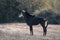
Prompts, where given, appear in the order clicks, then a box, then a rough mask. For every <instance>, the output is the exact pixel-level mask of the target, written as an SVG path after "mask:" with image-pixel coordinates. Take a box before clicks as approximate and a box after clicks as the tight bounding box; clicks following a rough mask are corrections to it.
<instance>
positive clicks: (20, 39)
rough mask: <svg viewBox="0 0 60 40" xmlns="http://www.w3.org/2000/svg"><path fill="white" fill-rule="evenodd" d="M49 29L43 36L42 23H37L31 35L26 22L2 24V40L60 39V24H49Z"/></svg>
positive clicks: (0, 28) (0, 33)
mask: <svg viewBox="0 0 60 40" xmlns="http://www.w3.org/2000/svg"><path fill="white" fill-rule="evenodd" d="M47 29H48V32H47V35H46V36H43V30H42V27H41V25H35V26H33V31H34V35H33V36H31V35H30V31H29V27H28V26H27V25H26V24H25V23H8V24H0V40H60V25H48V28H47Z"/></svg>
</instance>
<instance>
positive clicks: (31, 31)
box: [30, 26, 33, 35]
mask: <svg viewBox="0 0 60 40" xmlns="http://www.w3.org/2000/svg"><path fill="white" fill-rule="evenodd" d="M30 35H33V27H32V26H30Z"/></svg>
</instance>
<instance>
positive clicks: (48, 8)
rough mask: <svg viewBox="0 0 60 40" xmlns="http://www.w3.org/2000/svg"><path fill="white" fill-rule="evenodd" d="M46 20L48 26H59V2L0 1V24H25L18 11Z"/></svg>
mask: <svg viewBox="0 0 60 40" xmlns="http://www.w3.org/2000/svg"><path fill="white" fill-rule="evenodd" d="M24 8H27V10H28V12H29V13H30V14H33V15H35V16H38V17H44V18H47V19H48V21H49V23H50V24H60V0H0V23H7V22H25V21H24V20H23V18H19V17H18V15H19V13H20V10H22V9H24Z"/></svg>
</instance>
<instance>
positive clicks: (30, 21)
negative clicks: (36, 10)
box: [19, 10, 48, 36]
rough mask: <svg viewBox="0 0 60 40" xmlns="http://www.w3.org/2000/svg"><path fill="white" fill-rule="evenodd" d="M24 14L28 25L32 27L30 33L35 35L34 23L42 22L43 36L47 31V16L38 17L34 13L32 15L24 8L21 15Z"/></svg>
mask: <svg viewBox="0 0 60 40" xmlns="http://www.w3.org/2000/svg"><path fill="white" fill-rule="evenodd" d="M21 16H23V17H24V19H25V21H26V23H27V25H28V26H29V27H30V34H31V35H33V27H32V26H33V25H38V24H41V26H42V28H43V36H44V35H46V33H47V26H48V21H47V20H46V19H45V18H41V17H36V16H34V15H30V14H29V13H28V12H27V11H26V10H22V11H21V14H19V17H21Z"/></svg>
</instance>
